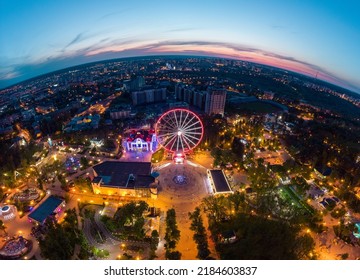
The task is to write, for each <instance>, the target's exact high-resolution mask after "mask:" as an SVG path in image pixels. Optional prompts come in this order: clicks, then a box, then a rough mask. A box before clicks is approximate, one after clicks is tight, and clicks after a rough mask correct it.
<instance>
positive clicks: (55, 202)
mask: <svg viewBox="0 0 360 280" xmlns="http://www.w3.org/2000/svg"><path fill="white" fill-rule="evenodd" d="M62 202H63V200H62V199H60V198H58V197H55V196H53V195H51V196H49V197H48V198H47V199H46V200H45V201H44V202H43V203H42V204H41V205H40V206H39V207H38V208H36V209H35V210H34V211H33V212H32V213H30V215H29V217H30V218H31V219H33V220H35V221H37V222H39V223H43V222H45V220H46V218H47V217H49V216H50V215H51V214H52V213H53V212H54V211H55V209H56V208H58V207H59V205H60V204H61V203H62Z"/></svg>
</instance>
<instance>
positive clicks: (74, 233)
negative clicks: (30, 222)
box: [38, 208, 81, 260]
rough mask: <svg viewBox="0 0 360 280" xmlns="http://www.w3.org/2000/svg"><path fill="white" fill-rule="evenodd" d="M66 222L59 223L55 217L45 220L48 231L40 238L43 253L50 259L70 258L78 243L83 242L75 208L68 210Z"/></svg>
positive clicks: (44, 256)
mask: <svg viewBox="0 0 360 280" xmlns="http://www.w3.org/2000/svg"><path fill="white" fill-rule="evenodd" d="M65 213H66V214H67V215H66V217H65V219H64V222H63V223H61V224H58V223H57V222H56V221H55V220H54V219H52V218H48V219H47V220H46V222H45V226H46V233H45V235H44V237H43V238H39V240H38V241H39V246H40V249H41V255H42V256H43V258H45V259H50V260H68V259H71V258H72V257H73V254H74V248H75V245H76V244H80V243H81V239H80V235H81V232H80V230H79V229H78V227H77V215H76V211H75V208H74V209H71V210H66V212H65Z"/></svg>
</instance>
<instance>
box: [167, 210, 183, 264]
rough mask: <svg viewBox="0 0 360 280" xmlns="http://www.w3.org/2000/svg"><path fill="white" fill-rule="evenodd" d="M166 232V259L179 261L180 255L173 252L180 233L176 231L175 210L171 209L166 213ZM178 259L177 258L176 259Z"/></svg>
mask: <svg viewBox="0 0 360 280" xmlns="http://www.w3.org/2000/svg"><path fill="white" fill-rule="evenodd" d="M165 222H166V231H165V241H166V244H165V248H166V254H165V256H166V258H167V259H172V260H176V259H180V257H181V254H180V253H179V252H178V251H175V248H176V244H177V243H178V242H179V240H180V231H179V230H178V227H177V224H176V213H175V209H174V208H171V209H169V210H168V211H167V212H166V220H165ZM177 257H179V258H177Z"/></svg>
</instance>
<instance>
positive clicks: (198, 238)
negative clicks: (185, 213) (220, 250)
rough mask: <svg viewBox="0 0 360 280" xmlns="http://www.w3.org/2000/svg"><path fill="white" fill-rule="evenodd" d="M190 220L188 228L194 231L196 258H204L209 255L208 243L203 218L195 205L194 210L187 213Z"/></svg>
mask: <svg viewBox="0 0 360 280" xmlns="http://www.w3.org/2000/svg"><path fill="white" fill-rule="evenodd" d="M189 218H190V220H191V226H190V229H191V230H192V231H194V236H193V239H194V241H195V243H196V244H197V250H198V254H197V258H198V259H201V260H205V259H207V258H208V257H209V255H210V250H209V245H208V242H207V235H206V229H205V227H204V224H203V219H202V217H201V214H200V208H198V207H196V208H195V211H194V212H192V213H191V212H190V213H189Z"/></svg>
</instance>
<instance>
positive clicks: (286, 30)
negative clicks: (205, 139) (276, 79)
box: [0, 0, 360, 93]
mask: <svg viewBox="0 0 360 280" xmlns="http://www.w3.org/2000/svg"><path fill="white" fill-rule="evenodd" d="M359 11H360V1H346V0H345V1H332V0H328V1H325V0H324V1H316V0H313V1H309V0H302V1H301V0H299V1H298V0H293V1H265V0H263V1H260V0H253V1H240V0H237V1H227V0H222V1H211V0H210V1H187V0H185V1H165V0H164V1H156V0H153V1H121V0H118V1H112V0H108V1H93V0H87V1H85V0H78V1H77V0H73V1H69V0H62V1H43V0H36V1H30V0H27V1H25V0H23V1H20V0H1V1H0V65H1V66H0V88H3V87H5V86H8V85H11V84H13V83H15V82H18V81H22V80H25V79H27V78H30V77H33V76H37V75H39V74H43V73H47V72H49V71H53V70H57V69H61V68H65V67H68V66H73V65H77V64H81V63H86V62H91V61H97V60H101V59H108V58H116V57H125V56H137V55H152V54H174V53H178V54H204V55H214V56H223V57H231V58H238V59H244V60H249V61H253V62H258V63H265V64H269V65H274V66H278V67H283V68H286V69H290V70H295V71H299V72H301V73H306V74H308V75H312V76H315V75H316V73H318V77H319V78H322V79H325V80H328V81H331V82H333V83H336V84H340V85H342V86H345V87H347V88H350V89H353V90H355V91H357V92H359V93H360V75H359V73H360V47H359V46H360V17H359V14H358V13H359Z"/></svg>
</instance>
